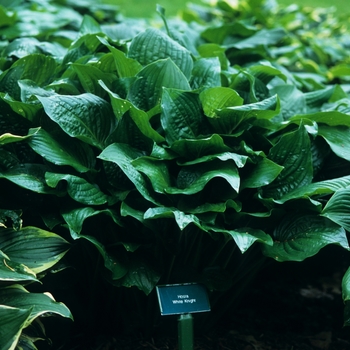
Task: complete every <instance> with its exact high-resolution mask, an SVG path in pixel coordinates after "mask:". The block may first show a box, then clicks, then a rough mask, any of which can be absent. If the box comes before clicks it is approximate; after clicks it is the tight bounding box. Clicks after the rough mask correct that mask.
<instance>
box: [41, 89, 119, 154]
mask: <svg viewBox="0 0 350 350" xmlns="http://www.w3.org/2000/svg"><path fill="white" fill-rule="evenodd" d="M37 98H38V99H39V100H40V102H41V103H42V104H43V107H44V110H45V112H46V114H47V115H48V116H49V117H50V118H51V119H52V120H53V121H54V122H56V123H57V124H58V125H59V126H60V127H61V128H62V129H63V130H64V131H65V132H66V133H67V134H68V135H69V136H72V137H76V138H78V139H80V140H82V141H84V142H86V143H88V144H90V145H93V146H96V147H98V148H100V149H103V148H104V147H105V146H106V144H105V143H106V139H107V138H108V136H109V135H110V134H111V132H112V131H113V130H114V129H115V127H116V124H117V120H116V118H115V117H114V114H113V111H112V108H111V106H110V104H109V103H107V102H106V101H105V100H103V99H102V98H100V97H98V96H95V95H93V94H90V93H85V94H82V95H78V96H68V95H66V96H64V95H53V96H49V97H44V96H37Z"/></svg>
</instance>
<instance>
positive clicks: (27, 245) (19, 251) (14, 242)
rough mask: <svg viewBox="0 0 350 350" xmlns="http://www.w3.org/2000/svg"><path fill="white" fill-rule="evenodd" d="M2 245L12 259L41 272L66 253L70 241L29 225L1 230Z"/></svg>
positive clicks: (4, 251)
mask: <svg viewBox="0 0 350 350" xmlns="http://www.w3.org/2000/svg"><path fill="white" fill-rule="evenodd" d="M0 247H1V250H2V252H3V253H5V254H6V255H7V256H8V257H9V259H10V260H11V261H13V262H16V263H18V264H23V265H25V266H26V267H28V268H29V269H30V270H31V271H33V272H34V273H40V272H43V271H45V270H47V269H48V268H50V267H51V266H53V265H54V264H56V263H57V262H58V261H59V260H60V259H61V258H62V257H63V256H64V255H65V254H66V252H67V251H68V249H69V243H68V242H67V241H66V240H65V239H63V238H62V237H60V236H58V235H56V234H55V233H52V232H49V231H45V230H42V229H39V228H37V227H32V226H28V227H24V228H22V229H21V230H19V231H15V230H13V229H4V230H1V235H0Z"/></svg>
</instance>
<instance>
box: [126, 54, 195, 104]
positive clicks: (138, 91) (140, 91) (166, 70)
mask: <svg viewBox="0 0 350 350" xmlns="http://www.w3.org/2000/svg"><path fill="white" fill-rule="evenodd" d="M136 77H137V78H138V79H137V80H136V81H135V82H134V83H133V85H132V86H131V88H130V91H129V94H128V99H129V100H130V101H131V102H132V103H133V104H134V105H135V106H136V107H137V108H139V109H142V110H145V111H149V110H150V109H152V108H153V107H154V106H156V105H157V104H159V103H160V100H161V97H162V93H163V88H174V89H179V90H191V88H190V85H189V83H188V80H187V79H186V77H185V76H184V75H183V73H182V72H181V70H180V69H179V68H178V67H177V66H176V64H175V63H174V62H173V61H172V60H171V59H170V58H166V59H162V60H158V61H155V62H153V63H150V64H149V65H147V66H146V67H145V68H143V69H142V70H141V71H140V72H139V73H138V74H137V75H136Z"/></svg>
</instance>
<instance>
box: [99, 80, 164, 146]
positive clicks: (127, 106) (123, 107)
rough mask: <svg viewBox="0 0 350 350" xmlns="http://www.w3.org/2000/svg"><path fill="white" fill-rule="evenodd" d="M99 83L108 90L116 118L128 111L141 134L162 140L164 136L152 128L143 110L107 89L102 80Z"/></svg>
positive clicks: (158, 140)
mask: <svg viewBox="0 0 350 350" xmlns="http://www.w3.org/2000/svg"><path fill="white" fill-rule="evenodd" d="M99 83H100V85H101V86H102V87H103V88H104V89H105V90H106V91H107V92H108V94H109V97H110V99H111V104H112V108H113V111H114V114H115V116H116V117H117V118H118V120H120V119H121V118H122V116H123V115H124V114H125V113H126V112H128V111H129V113H130V117H131V118H132V120H133V121H134V122H135V124H136V125H137V127H138V128H139V130H140V131H141V132H142V134H143V135H145V136H146V137H148V138H150V139H151V140H153V141H154V142H162V141H164V137H163V136H161V135H160V134H159V133H158V132H156V131H155V130H154V129H153V128H152V126H151V124H150V122H149V118H148V115H147V113H146V112H145V111H143V110H141V109H138V108H137V107H135V106H134V105H133V104H132V103H131V102H129V101H127V100H124V99H122V98H120V97H119V96H118V95H117V94H115V93H114V92H112V91H111V90H110V89H108V88H107V86H106V85H105V84H104V83H103V82H102V81H99Z"/></svg>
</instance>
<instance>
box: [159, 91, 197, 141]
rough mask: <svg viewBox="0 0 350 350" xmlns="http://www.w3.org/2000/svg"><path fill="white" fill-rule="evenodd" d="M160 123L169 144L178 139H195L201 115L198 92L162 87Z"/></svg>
mask: <svg viewBox="0 0 350 350" xmlns="http://www.w3.org/2000/svg"><path fill="white" fill-rule="evenodd" d="M161 106H162V113H161V117H160V120H161V123H162V127H163V129H164V131H165V138H166V140H167V142H168V144H169V145H171V144H173V143H174V142H175V141H177V140H180V139H195V138H196V137H197V136H198V135H199V133H200V130H201V125H202V123H203V115H202V111H201V106H200V102H199V97H198V94H196V93H194V92H188V91H181V90H175V89H164V90H163V96H162V103H161Z"/></svg>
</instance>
